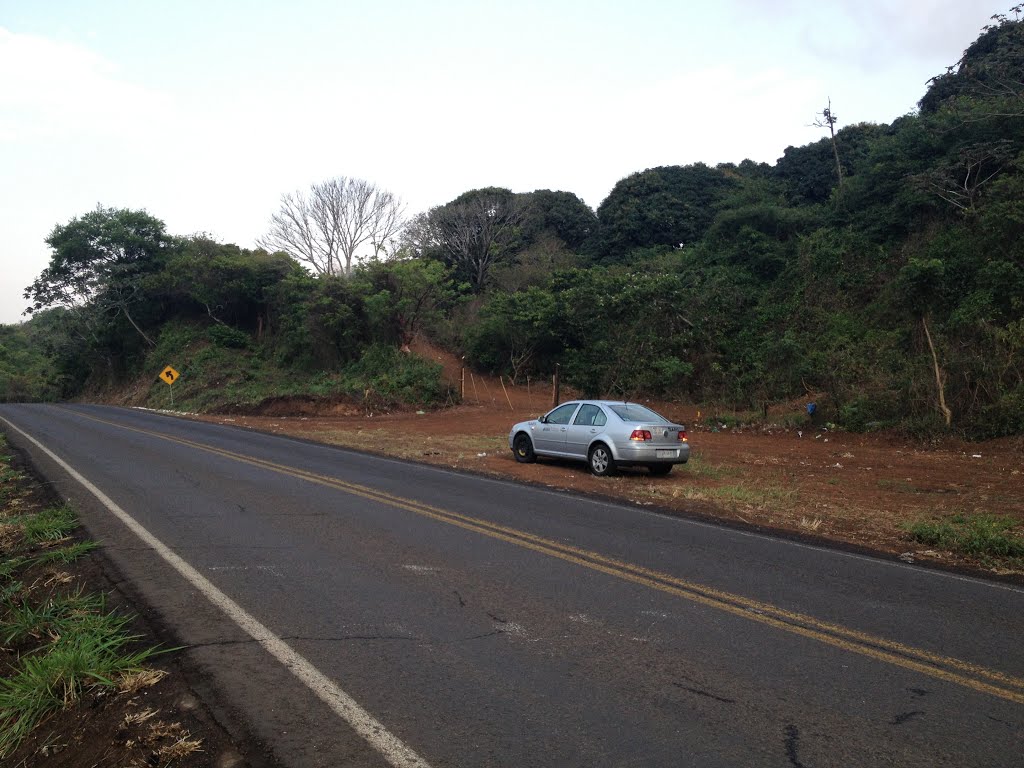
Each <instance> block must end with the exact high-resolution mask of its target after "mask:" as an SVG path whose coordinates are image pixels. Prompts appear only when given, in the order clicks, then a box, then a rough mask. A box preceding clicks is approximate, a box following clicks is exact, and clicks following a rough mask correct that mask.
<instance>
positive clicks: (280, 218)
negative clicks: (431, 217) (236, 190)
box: [258, 176, 404, 275]
mask: <svg viewBox="0 0 1024 768" xmlns="http://www.w3.org/2000/svg"><path fill="white" fill-rule="evenodd" d="M403 216H404V206H403V205H402V201H401V200H400V199H399V198H398V197H396V196H395V195H394V194H392V193H391V192H388V191H387V190H385V189H381V188H380V187H378V186H377V185H376V184H373V183H372V182H369V181H365V180H363V179H354V178H348V177H346V176H338V177H336V178H333V179H328V180H327V181H324V182H321V183H319V184H312V185H310V188H309V192H308V194H307V193H303V192H302V191H301V190H298V191H296V192H294V193H288V194H284V195H282V196H281V208H280V210H278V212H277V213H275V214H274V215H273V216H271V217H270V230H269V231H268V232H267V234H265V235H264V236H263V237H261V238H260V239H259V241H258V243H259V245H260V247H261V248H265V249H266V250H268V251H285V252H286V253H288V255H290V256H291V257H292V258H293V259H295V260H296V261H299V262H301V263H303V264H305V265H306V266H308V267H309V268H310V269H312V270H313V271H314V272H316V273H317V274H319V275H350V274H352V262H353V261H355V260H357V259H358V258H359V257H360V256H366V255H369V256H371V257H372V258H380V257H381V255H384V256H389V255H391V250H392V249H393V247H394V243H395V239H396V236H397V235H398V232H399V231H400V230H401V228H402V224H403Z"/></svg>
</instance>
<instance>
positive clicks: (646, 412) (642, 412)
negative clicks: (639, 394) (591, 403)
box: [608, 403, 672, 424]
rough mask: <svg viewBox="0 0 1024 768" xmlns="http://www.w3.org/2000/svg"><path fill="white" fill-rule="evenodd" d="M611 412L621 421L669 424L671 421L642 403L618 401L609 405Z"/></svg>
mask: <svg viewBox="0 0 1024 768" xmlns="http://www.w3.org/2000/svg"><path fill="white" fill-rule="evenodd" d="M608 407H609V408H611V410H612V412H613V413H614V414H615V415H616V416H618V417H619V418H620V419H622V420H623V421H644V422H649V423H654V424H671V423H672V422H671V421H669V420H668V419H666V418H665V417H664V416H662V415H661V414H659V413H655V412H654V411H652V410H651V409H650V408H645V407H644V406H642V405H637V404H636V403H620V404H618V405H610V406H608Z"/></svg>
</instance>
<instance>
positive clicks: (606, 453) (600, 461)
mask: <svg viewBox="0 0 1024 768" xmlns="http://www.w3.org/2000/svg"><path fill="white" fill-rule="evenodd" d="M588 461H589V462H590V471H591V472H593V473H594V474H595V475H597V476H598V477H608V475H614V474H615V459H613V458H612V452H611V451H610V450H608V446H607V445H605V444H604V443H598V444H597V445H595V446H594V447H593V448H591V449H590V455H589V457H588Z"/></svg>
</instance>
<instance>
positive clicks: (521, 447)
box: [512, 432, 537, 464]
mask: <svg viewBox="0 0 1024 768" xmlns="http://www.w3.org/2000/svg"><path fill="white" fill-rule="evenodd" d="M512 453H513V454H515V457H516V461H518V462H519V463H521V464H532V463H533V462H535V461H536V460H537V454H535V453H534V452H533V441H531V440H530V436H529V435H526V434H524V433H522V432H520V433H519V434H518V435H516V439H515V440H513V441H512Z"/></svg>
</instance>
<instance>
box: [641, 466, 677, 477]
mask: <svg viewBox="0 0 1024 768" xmlns="http://www.w3.org/2000/svg"><path fill="white" fill-rule="evenodd" d="M647 471H648V472H650V473H651V474H652V475H654V476H655V477H664V476H665V475H667V474H668V473H669V472H671V471H672V465H671V464H651V465H650V466H649V467H647Z"/></svg>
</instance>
